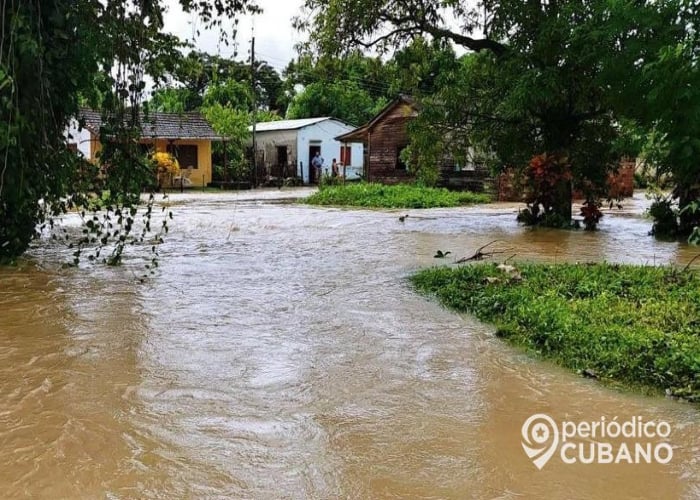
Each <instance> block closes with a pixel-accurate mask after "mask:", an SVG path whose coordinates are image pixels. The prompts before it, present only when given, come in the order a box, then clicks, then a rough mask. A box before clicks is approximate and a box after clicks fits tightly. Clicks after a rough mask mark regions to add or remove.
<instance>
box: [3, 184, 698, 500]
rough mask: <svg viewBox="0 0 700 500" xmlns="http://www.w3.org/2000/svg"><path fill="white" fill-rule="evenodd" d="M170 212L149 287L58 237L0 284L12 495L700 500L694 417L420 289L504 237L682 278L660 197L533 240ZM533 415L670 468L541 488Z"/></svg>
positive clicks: (466, 227) (330, 217) (181, 209)
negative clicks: (627, 426) (598, 225)
mask: <svg viewBox="0 0 700 500" xmlns="http://www.w3.org/2000/svg"><path fill="white" fill-rule="evenodd" d="M265 196H270V197H271V195H265ZM172 202H173V203H174V205H175V206H174V210H175V220H174V221H173V226H172V230H171V233H170V235H169V237H168V238H167V241H166V243H165V244H164V245H162V247H161V255H162V260H161V268H160V270H159V272H158V273H157V275H156V276H155V277H154V278H152V279H150V280H148V281H147V282H146V283H144V284H139V283H138V282H137V280H135V279H134V278H135V273H136V271H137V270H136V269H135V268H134V266H135V264H133V265H132V263H131V262H127V264H126V265H125V266H122V267H120V268H105V267H99V266H98V267H94V268H91V267H85V268H84V269H79V270H75V269H73V270H71V269H68V270H63V269H61V267H60V264H61V263H62V262H64V261H66V260H68V258H69V252H68V251H67V250H65V249H62V248H59V247H51V246H50V245H49V244H48V242H46V244H44V245H41V246H39V247H37V248H35V249H33V250H32V251H31V252H30V255H29V257H28V259H27V261H26V262H24V263H22V264H21V265H20V266H19V267H18V268H12V269H7V268H5V269H1V270H0V450H1V451H2V453H0V497H2V498H19V497H25V496H32V497H35V498H108V499H122V498H124V499H126V498H163V499H172V498H256V499H257V498H262V499H266V498H319V499H326V498H478V499H483V498H501V499H510V498H513V499H516V498H518V499H519V498H562V499H577V498H582V499H583V498H616V499H617V498H640V499H641V498H649V499H666V498H688V499H692V498H700V458H699V455H700V442H699V440H700V438H699V433H698V415H699V412H698V409H697V407H695V408H694V407H692V406H689V405H686V404H682V403H678V402H674V401H670V400H666V399H663V398H647V397H643V396H639V395H634V394H626V393H622V392H618V391H615V390H613V389H610V388H604V387H601V386H600V385H598V384H596V383H595V382H592V381H588V380H585V379H582V378H579V377H578V376H576V375H575V374H572V373H570V372H568V371H565V370H562V369H560V368H557V367H555V366H552V365H551V364H548V363H546V362H542V361H539V360H536V359H533V358H532V357H529V356H527V355H525V354H523V353H522V352H520V351H518V350H516V349H514V348H511V347H509V346H508V345H506V344H504V343H502V342H501V341H499V340H498V339H496V338H495V337H494V335H493V329H492V328H491V327H490V326H487V325H483V324H481V323H479V322H478V321H476V320H475V319H473V318H471V317H469V316H460V315H457V314H454V313H452V312H450V311H448V310H445V309H443V308H442V307H441V306H440V305H438V304H437V303H436V302H435V301H433V300H430V299H427V298H425V297H422V296H420V295H417V294H416V293H414V292H413V291H412V290H411V288H410V286H409V284H408V282H407V279H406V278H407V276H408V275H410V273H412V272H413V271H415V270H417V269H419V268H421V267H424V266H430V265H434V264H436V263H441V261H436V260H435V259H433V254H434V253H435V251H436V250H437V249H441V250H444V251H447V250H449V251H451V252H452V254H453V255H456V256H462V255H467V254H469V253H470V252H472V251H473V250H474V249H476V248H477V247H479V246H480V245H482V244H484V243H487V242H489V241H491V240H496V239H498V240H501V241H502V243H499V244H500V245H502V247H510V248H512V249H513V250H512V253H517V254H518V257H517V258H519V259H528V260H540V261H546V262H555V261H559V262H561V261H563V260H568V261H592V260H596V261H597V260H609V261H615V262H636V263H648V264H653V263H657V264H660V263H678V264H684V263H686V262H688V261H689V260H690V259H691V258H692V256H693V255H694V251H693V250H692V249H689V248H687V247H684V246H682V245H678V244H675V243H658V242H655V241H653V240H652V239H651V238H649V237H647V235H646V233H647V231H648V229H649V222H648V221H646V220H644V219H643V218H642V217H641V215H640V214H641V212H642V209H643V207H644V204H645V200H644V199H643V197H638V198H636V199H634V200H630V201H628V202H626V208H625V209H624V210H623V211H621V212H616V213H615V214H610V215H608V216H607V217H606V218H605V219H604V221H603V224H602V230H601V231H600V232H599V233H595V234H589V233H585V232H563V231H532V230H528V229H524V228H521V227H518V225H517V224H516V223H515V221H514V212H515V208H514V206H512V205H491V206H483V207H472V208H461V209H450V210H431V211H421V210H411V211H408V212H405V211H404V212H401V211H399V212H397V211H354V210H339V209H318V208H311V207H306V206H303V205H294V204H280V203H273V202H271V201H270V200H266V199H263V200H262V201H260V200H258V201H255V200H251V199H246V197H245V196H241V195H235V194H222V195H204V194H201V195H197V194H185V195H177V196H174V197H173V198H172ZM402 213H409V214H410V216H409V217H408V218H407V219H406V221H405V222H404V223H400V222H399V221H398V215H400V214H402ZM67 222H68V223H70V222H71V221H70V220H68V221H67ZM535 413H545V414H548V415H550V416H551V417H552V418H553V419H555V420H557V421H561V420H570V421H581V420H585V421H598V420H600V419H601V417H605V418H607V419H608V420H612V419H614V418H615V417H618V418H619V420H620V421H622V420H623V419H629V418H632V417H634V416H641V417H643V418H644V419H645V421H649V420H656V421H661V420H663V421H667V422H669V424H670V425H671V427H672V434H671V436H670V438H669V441H670V443H671V444H672V446H673V451H674V453H673V459H672V461H671V462H670V463H669V464H666V465H660V464H656V463H654V464H643V465H629V464H617V465H615V464H609V465H603V464H599V465H584V464H580V463H578V464H574V465H566V464H564V463H563V462H562V461H561V460H560V459H558V458H556V457H555V458H553V459H552V460H551V461H550V462H549V463H548V464H547V465H546V466H545V467H544V468H543V469H542V470H541V471H540V470H538V469H537V468H536V467H535V466H534V465H533V463H532V462H531V461H530V460H529V459H528V458H527V456H526V455H525V453H524V451H523V449H522V446H521V441H522V437H521V426H522V425H523V422H524V421H525V420H526V419H527V418H528V417H529V416H531V415H533V414H535Z"/></svg>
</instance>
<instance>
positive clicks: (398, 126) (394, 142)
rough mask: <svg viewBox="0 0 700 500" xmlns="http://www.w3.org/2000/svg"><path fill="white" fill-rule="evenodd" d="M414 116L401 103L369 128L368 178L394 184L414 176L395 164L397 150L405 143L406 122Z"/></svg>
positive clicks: (414, 113)
mask: <svg viewBox="0 0 700 500" xmlns="http://www.w3.org/2000/svg"><path fill="white" fill-rule="evenodd" d="M415 116H416V112H415V110H414V109H413V107H411V106H409V105H408V104H404V103H400V104H398V105H397V106H395V107H394V109H392V110H391V111H390V112H389V113H387V114H386V115H385V116H384V117H383V119H382V120H380V121H379V122H377V123H376V124H374V126H373V127H372V128H371V130H369V137H368V146H369V155H368V156H369V168H368V170H369V172H368V177H369V180H370V181H373V182H383V183H385V184H396V183H399V182H408V181H411V180H413V179H414V176H412V175H411V174H409V173H408V172H406V171H405V170H400V169H397V168H396V166H397V153H398V151H399V150H400V149H401V148H403V147H404V146H406V145H408V132H407V129H406V126H407V125H408V122H409V120H411V119H412V118H413V117H415Z"/></svg>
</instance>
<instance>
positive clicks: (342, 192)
mask: <svg viewBox="0 0 700 500" xmlns="http://www.w3.org/2000/svg"><path fill="white" fill-rule="evenodd" d="M305 201H306V203H309V204H311V205H330V206H341V207H364V208H437V207H457V206H460V205H471V204H474V203H488V202H489V201H490V199H489V197H488V195H485V194H481V193H471V192H468V191H462V192H456V191H448V190H447V189H444V188H432V187H425V186H420V185H415V184H397V185H393V186H386V185H384V184H373V183H364V182H362V183H353V184H343V185H338V186H326V187H323V188H322V189H321V190H319V191H318V192H317V193H315V194H313V195H311V196H310V197H308V198H307V199H306V200H305Z"/></svg>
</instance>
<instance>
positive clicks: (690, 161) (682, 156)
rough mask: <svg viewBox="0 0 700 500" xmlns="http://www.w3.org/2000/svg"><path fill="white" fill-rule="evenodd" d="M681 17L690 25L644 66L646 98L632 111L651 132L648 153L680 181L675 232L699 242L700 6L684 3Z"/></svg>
mask: <svg viewBox="0 0 700 500" xmlns="http://www.w3.org/2000/svg"><path fill="white" fill-rule="evenodd" d="M677 19H678V21H677V22H678V24H680V25H682V26H683V27H685V29H684V30H683V31H682V33H681V36H680V37H678V38H677V39H676V40H671V42H670V43H667V44H666V45H665V46H664V47H662V48H661V49H660V50H659V51H658V53H657V57H656V58H654V59H652V60H651V61H649V62H647V64H646V65H645V66H644V67H643V71H642V78H641V83H640V85H641V87H642V89H643V93H642V95H643V100H642V101H641V105H637V106H636V107H633V108H632V111H633V113H630V114H631V115H632V116H633V117H634V118H635V119H637V120H638V122H639V123H641V124H643V126H644V127H645V128H646V129H647V130H650V131H651V132H650V133H649V137H650V138H652V139H653V142H652V147H651V148H650V151H648V153H650V155H651V156H652V157H653V161H655V164H656V166H657V168H658V171H659V173H661V174H668V175H670V176H671V178H672V180H673V183H674V185H675V188H674V191H673V197H674V198H676V199H677V200H678V215H679V217H678V225H677V227H673V229H672V231H671V232H675V233H676V234H677V235H679V236H683V237H688V236H690V235H691V234H692V238H691V239H692V241H694V242H696V243H700V230H699V229H698V228H699V227H700V6H698V4H697V2H691V1H681V2H679V8H678V10H677ZM673 42H675V43H673ZM673 218H674V220H675V215H674V217H673Z"/></svg>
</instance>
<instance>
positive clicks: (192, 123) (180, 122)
mask: <svg viewBox="0 0 700 500" xmlns="http://www.w3.org/2000/svg"><path fill="white" fill-rule="evenodd" d="M78 118H79V119H83V120H85V128H86V129H88V130H89V131H90V132H92V133H93V134H99V133H100V127H101V126H102V115H101V113H100V112H99V111H94V110H92V109H81V110H80V113H79V114H78ZM141 125H142V131H141V137H143V138H153V139H155V138H159V139H205V140H206V139H208V140H212V141H220V140H223V137H221V136H219V135H217V134H216V133H215V132H214V130H213V129H212V128H211V125H209V122H207V120H206V119H205V118H204V117H203V116H202V115H200V114H199V113H157V112H153V111H151V112H149V113H148V116H143V115H142V116H141Z"/></svg>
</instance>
